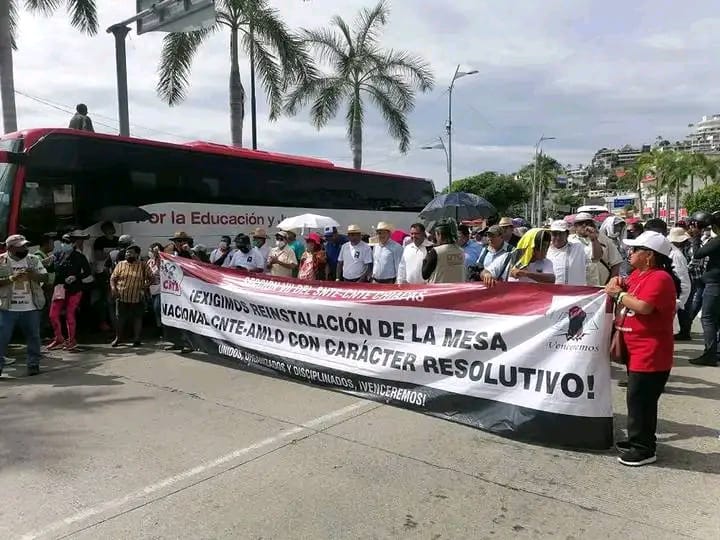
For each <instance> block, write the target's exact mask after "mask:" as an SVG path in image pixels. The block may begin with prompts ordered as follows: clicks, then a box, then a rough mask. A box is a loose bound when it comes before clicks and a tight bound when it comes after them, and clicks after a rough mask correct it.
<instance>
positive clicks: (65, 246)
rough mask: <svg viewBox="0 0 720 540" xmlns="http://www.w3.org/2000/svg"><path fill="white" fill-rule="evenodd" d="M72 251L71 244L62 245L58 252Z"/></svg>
mask: <svg viewBox="0 0 720 540" xmlns="http://www.w3.org/2000/svg"><path fill="white" fill-rule="evenodd" d="M72 250H73V245H72V244H62V245H61V246H60V251H62V252H63V253H70V252H71V251H72Z"/></svg>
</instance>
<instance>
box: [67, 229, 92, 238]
mask: <svg viewBox="0 0 720 540" xmlns="http://www.w3.org/2000/svg"><path fill="white" fill-rule="evenodd" d="M68 236H70V238H71V239H72V240H87V239H88V238H90V235H89V234H88V233H85V232H82V231H81V230H80V229H75V230H74V231H70V232H69V233H68Z"/></svg>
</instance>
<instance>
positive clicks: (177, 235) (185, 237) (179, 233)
mask: <svg viewBox="0 0 720 540" xmlns="http://www.w3.org/2000/svg"><path fill="white" fill-rule="evenodd" d="M170 240H172V241H173V242H177V241H178V240H192V236H190V235H189V234H188V233H186V232H185V231H177V232H176V233H175V234H174V235H173V237H172V238H170Z"/></svg>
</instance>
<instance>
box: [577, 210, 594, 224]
mask: <svg viewBox="0 0 720 540" xmlns="http://www.w3.org/2000/svg"><path fill="white" fill-rule="evenodd" d="M593 220H594V218H593V217H592V214H588V213H587V212H580V213H579V214H576V215H575V219H574V222H575V223H577V222H578V221H593Z"/></svg>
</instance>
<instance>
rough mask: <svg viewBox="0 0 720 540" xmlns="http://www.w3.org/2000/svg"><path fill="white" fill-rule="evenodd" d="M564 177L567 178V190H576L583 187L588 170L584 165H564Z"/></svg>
mask: <svg viewBox="0 0 720 540" xmlns="http://www.w3.org/2000/svg"><path fill="white" fill-rule="evenodd" d="M565 176H566V177H567V188H568V189H578V188H582V187H585V185H586V184H587V180H588V176H589V173H588V168H587V167H586V166H585V165H577V166H573V165H569V164H568V165H566V166H565Z"/></svg>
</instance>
